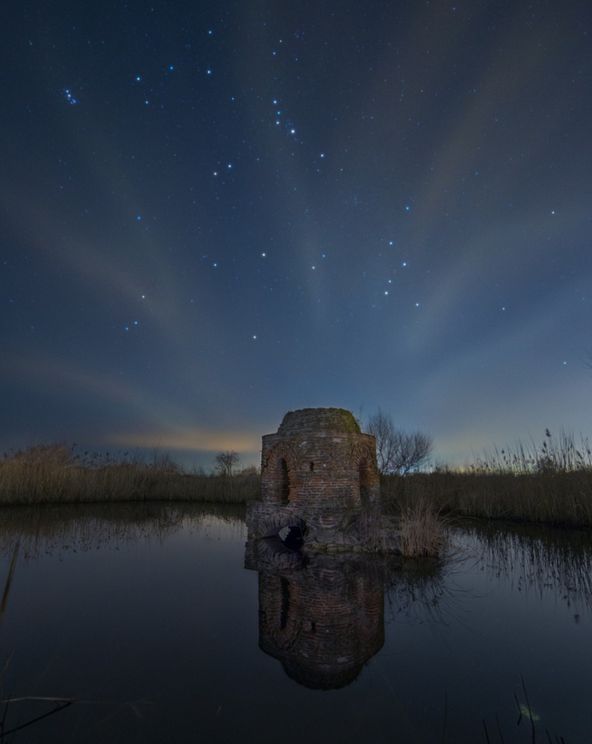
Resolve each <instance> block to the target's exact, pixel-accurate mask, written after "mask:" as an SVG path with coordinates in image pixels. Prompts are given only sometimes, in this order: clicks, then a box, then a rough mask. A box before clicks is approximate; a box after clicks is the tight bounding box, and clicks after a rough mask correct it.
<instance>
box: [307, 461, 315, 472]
mask: <svg viewBox="0 0 592 744" xmlns="http://www.w3.org/2000/svg"><path fill="white" fill-rule="evenodd" d="M308 469H309V470H310V472H311V473H314V462H312V461H311V462H310V463H309V465H308Z"/></svg>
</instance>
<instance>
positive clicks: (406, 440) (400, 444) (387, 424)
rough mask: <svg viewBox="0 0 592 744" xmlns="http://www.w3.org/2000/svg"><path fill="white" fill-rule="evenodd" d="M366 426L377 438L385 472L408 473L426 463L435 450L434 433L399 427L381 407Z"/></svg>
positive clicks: (378, 457) (381, 468)
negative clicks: (433, 446)
mask: <svg viewBox="0 0 592 744" xmlns="http://www.w3.org/2000/svg"><path fill="white" fill-rule="evenodd" d="M366 429H367V431H368V433H369V434H372V435H373V436H374V437H375V438H376V456H377V460H378V468H379V470H380V472H381V473H398V474H399V475H406V474H407V473H410V472H411V471H413V470H418V469H419V468H420V467H421V466H422V465H424V464H425V463H426V461H427V460H428V458H429V456H430V454H431V452H432V444H433V443H432V439H431V437H429V436H428V435H427V434H423V433H422V432H419V431H416V432H404V431H401V430H399V429H396V428H395V426H394V424H393V421H392V418H391V417H390V416H389V415H388V414H386V413H384V412H383V411H381V410H378V411H377V412H376V413H375V414H373V415H372V416H371V417H370V419H369V420H368V425H367V427H366Z"/></svg>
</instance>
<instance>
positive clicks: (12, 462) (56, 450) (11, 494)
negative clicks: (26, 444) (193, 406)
mask: <svg viewBox="0 0 592 744" xmlns="http://www.w3.org/2000/svg"><path fill="white" fill-rule="evenodd" d="M258 493H259V475H258V473H257V471H256V470H255V469H254V468H249V469H247V470H244V471H241V472H239V473H237V474H236V475H232V476H223V475H206V474H203V473H186V472H184V471H183V470H182V469H181V468H180V467H179V466H178V465H176V464H175V463H174V462H173V461H172V460H171V459H170V458H168V457H167V456H166V455H165V456H157V457H154V459H153V460H152V462H149V463H146V462H142V461H139V460H134V459H129V460H116V459H114V458H112V457H110V456H109V455H108V454H107V455H91V454H88V453H83V454H76V453H75V451H73V450H72V449H69V448H68V447H65V446H63V445H51V446H38V447H32V448H30V449H27V450H24V451H22V452H17V453H15V454H11V455H5V456H4V457H3V458H2V459H1V460H0V504H43V503H75V502H115V501H203V502H216V503H244V502H246V501H249V500H251V499H254V498H256V497H257V495H258Z"/></svg>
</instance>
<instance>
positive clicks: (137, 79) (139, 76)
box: [134, 75, 142, 83]
mask: <svg viewBox="0 0 592 744" xmlns="http://www.w3.org/2000/svg"><path fill="white" fill-rule="evenodd" d="M134 79H135V81H136V83H141V82H142V76H141V75H136V77H135V78H134Z"/></svg>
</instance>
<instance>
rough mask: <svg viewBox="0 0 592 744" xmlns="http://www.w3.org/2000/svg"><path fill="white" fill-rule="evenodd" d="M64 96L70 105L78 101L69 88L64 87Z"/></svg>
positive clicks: (74, 104)
mask: <svg viewBox="0 0 592 744" xmlns="http://www.w3.org/2000/svg"><path fill="white" fill-rule="evenodd" d="M64 98H65V99H66V102H67V103H69V104H70V106H76V105H77V104H78V103H79V101H78V99H77V98H75V97H74V96H73V95H72V91H71V90H70V89H69V88H65V90H64Z"/></svg>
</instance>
